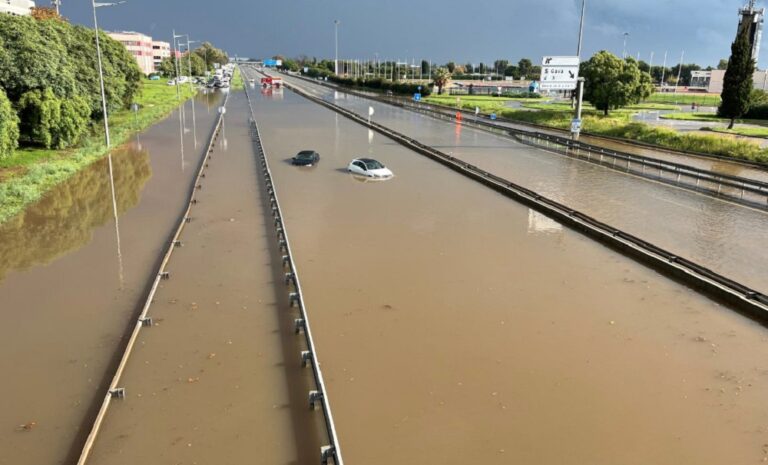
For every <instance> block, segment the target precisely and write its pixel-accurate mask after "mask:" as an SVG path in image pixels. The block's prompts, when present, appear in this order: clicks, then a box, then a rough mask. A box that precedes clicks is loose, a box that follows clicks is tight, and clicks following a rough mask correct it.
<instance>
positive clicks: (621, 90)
mask: <svg viewBox="0 0 768 465" xmlns="http://www.w3.org/2000/svg"><path fill="white" fill-rule="evenodd" d="M580 74H581V75H582V77H584V80H585V82H584V99H585V100H588V101H589V102H591V103H592V105H594V106H595V108H597V109H598V110H603V112H604V113H605V115H608V112H609V111H610V110H612V109H616V108H620V107H623V106H626V105H631V104H634V103H637V102H639V101H640V100H642V99H644V98H647V97H648V96H650V95H651V93H652V92H653V86H652V85H651V77H650V76H649V75H648V74H647V73H643V72H641V71H640V68H638V66H637V62H636V61H635V60H634V59H632V58H628V59H626V60H622V59H620V58H619V57H617V56H615V55H613V54H612V53H610V52H606V51H605V50H603V51H601V52H598V53H596V54H595V55H594V56H593V57H592V58H590V59H589V61H587V62H585V63H582V66H581V71H580Z"/></svg>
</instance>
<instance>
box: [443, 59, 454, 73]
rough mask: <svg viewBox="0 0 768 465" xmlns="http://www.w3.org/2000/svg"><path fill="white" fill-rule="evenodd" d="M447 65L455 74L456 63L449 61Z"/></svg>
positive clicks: (450, 71)
mask: <svg viewBox="0 0 768 465" xmlns="http://www.w3.org/2000/svg"><path fill="white" fill-rule="evenodd" d="M445 67H446V68H447V69H448V72H449V73H451V74H453V72H454V71H456V63H454V62H452V61H449V62H448V63H447V64H446V65H445Z"/></svg>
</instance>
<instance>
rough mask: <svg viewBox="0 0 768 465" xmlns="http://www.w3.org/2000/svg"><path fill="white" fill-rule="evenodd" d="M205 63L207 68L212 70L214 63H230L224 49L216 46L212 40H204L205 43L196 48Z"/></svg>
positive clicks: (195, 51)
mask: <svg viewBox="0 0 768 465" xmlns="http://www.w3.org/2000/svg"><path fill="white" fill-rule="evenodd" d="M194 53H196V54H197V55H198V56H199V57H200V58H202V59H203V63H205V69H206V70H208V71H210V70H212V69H213V65H214V64H218V65H222V66H223V65H226V64H227V63H229V56H228V55H227V54H226V52H224V51H223V50H219V49H218V48H216V47H214V46H213V45H212V44H211V43H210V42H203V45H201V46H200V47H198V48H196V49H195V50H194Z"/></svg>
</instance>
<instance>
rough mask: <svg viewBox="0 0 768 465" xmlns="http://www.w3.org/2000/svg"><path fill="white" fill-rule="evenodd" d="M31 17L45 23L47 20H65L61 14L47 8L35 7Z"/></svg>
mask: <svg viewBox="0 0 768 465" xmlns="http://www.w3.org/2000/svg"><path fill="white" fill-rule="evenodd" d="M31 15H32V17H33V18H35V19H36V20H38V21H44V20H46V19H56V20H59V21H64V18H63V17H62V16H61V15H60V14H58V13H56V9H55V8H51V7H46V6H33V7H32V12H31Z"/></svg>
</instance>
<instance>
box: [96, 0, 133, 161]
mask: <svg viewBox="0 0 768 465" xmlns="http://www.w3.org/2000/svg"><path fill="white" fill-rule="evenodd" d="M121 3H125V2H124V1H123V2H115V3H98V2H96V1H95V0H91V6H92V7H93V28H94V29H95V30H96V57H97V61H98V64H99V85H100V87H101V111H102V112H103V113H104V138H105V140H106V143H107V149H109V147H110V145H111V144H110V140H109V115H108V114H107V93H106V91H105V90H104V67H103V65H102V63H101V44H100V43H99V21H98V19H97V18H96V8H101V7H104V6H115V5H119V4H121Z"/></svg>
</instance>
